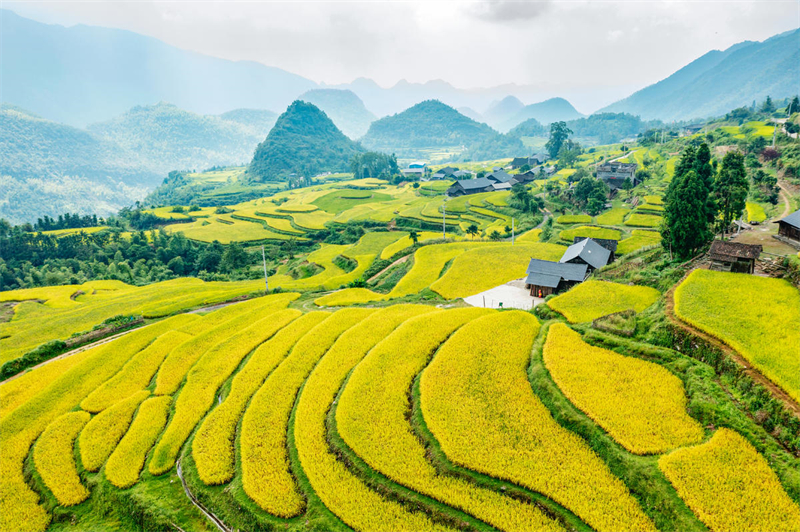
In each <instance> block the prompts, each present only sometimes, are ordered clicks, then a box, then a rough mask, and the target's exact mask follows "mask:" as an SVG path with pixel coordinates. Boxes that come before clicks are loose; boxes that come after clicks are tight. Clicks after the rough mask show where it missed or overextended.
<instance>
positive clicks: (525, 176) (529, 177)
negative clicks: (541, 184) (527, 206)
mask: <svg viewBox="0 0 800 532" xmlns="http://www.w3.org/2000/svg"><path fill="white" fill-rule="evenodd" d="M535 179H536V172H534V171H533V170H528V171H527V172H522V173H519V174H517V175H515V176H514V180H513V181H514V183H513V184H516V183H530V182H532V181H534V180H535Z"/></svg>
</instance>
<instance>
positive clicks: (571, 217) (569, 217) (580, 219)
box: [556, 214, 592, 224]
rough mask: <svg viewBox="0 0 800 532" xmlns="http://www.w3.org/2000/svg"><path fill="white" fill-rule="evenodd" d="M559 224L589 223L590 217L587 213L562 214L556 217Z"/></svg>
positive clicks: (590, 221)
mask: <svg viewBox="0 0 800 532" xmlns="http://www.w3.org/2000/svg"><path fill="white" fill-rule="evenodd" d="M556 222H558V223H560V224H590V223H592V217H591V216H589V215H588V214H562V215H561V216H559V217H558V218H557V219H556Z"/></svg>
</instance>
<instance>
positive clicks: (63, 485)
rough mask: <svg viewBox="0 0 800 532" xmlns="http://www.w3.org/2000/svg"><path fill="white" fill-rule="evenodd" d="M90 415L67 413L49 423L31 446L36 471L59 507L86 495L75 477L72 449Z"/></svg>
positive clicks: (83, 498)
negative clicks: (56, 500) (32, 446)
mask: <svg viewBox="0 0 800 532" xmlns="http://www.w3.org/2000/svg"><path fill="white" fill-rule="evenodd" d="M90 417H91V416H90V415H89V414H88V413H86V412H69V413H68V414H64V415H63V416H61V417H59V418H57V419H56V420H55V421H53V422H52V423H50V424H49V425H48V426H47V428H46V429H45V431H44V432H43V433H42V435H41V436H40V437H39V440H38V441H37V442H36V445H35V446H34V448H33V463H34V465H35V466H36V471H37V472H38V473H39V475H40V476H41V477H42V480H44V483H45V485H46V486H47V488H48V489H49V490H50V491H51V492H53V495H55V497H56V499H58V503H59V504H61V505H62V506H72V505H73V504H78V503H81V502H83V501H85V500H86V498H87V497H89V490H87V489H86V488H85V487H84V485H83V484H81V479H80V477H79V476H78V470H77V468H76V466H75V454H74V453H73V452H72V448H73V446H74V445H75V438H77V437H78V433H79V432H80V431H81V429H82V428H83V426H84V425H85V424H86V422H87V421H89V418H90Z"/></svg>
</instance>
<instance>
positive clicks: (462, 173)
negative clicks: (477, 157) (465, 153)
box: [453, 170, 474, 179]
mask: <svg viewBox="0 0 800 532" xmlns="http://www.w3.org/2000/svg"><path fill="white" fill-rule="evenodd" d="M473 175H474V174H473V173H472V172H470V171H469V170H457V171H456V172H453V177H455V178H456V179H469V178H471V177H472V176H473Z"/></svg>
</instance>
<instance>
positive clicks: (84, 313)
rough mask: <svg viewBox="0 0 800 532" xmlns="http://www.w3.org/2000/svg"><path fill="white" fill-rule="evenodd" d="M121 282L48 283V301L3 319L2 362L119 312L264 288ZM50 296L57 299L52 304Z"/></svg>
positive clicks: (28, 304) (17, 294) (146, 312)
mask: <svg viewBox="0 0 800 532" xmlns="http://www.w3.org/2000/svg"><path fill="white" fill-rule="evenodd" d="M106 283H107V281H106ZM118 284H119V285H121V286H118V285H117V284H114V285H109V286H110V288H109V286H104V285H98V284H97V282H96V281H91V282H89V283H85V284H83V285H81V286H70V287H67V288H64V287H48V289H49V290H50V291H51V292H50V293H49V295H47V296H46V297H48V298H49V299H48V303H47V304H44V305H42V304H40V303H36V302H34V301H24V302H22V303H20V304H19V305H17V307H16V309H15V313H14V318H13V319H12V320H11V321H9V322H5V323H0V363H3V362H6V361H8V360H12V359H15V358H18V357H20V356H22V355H23V354H25V353H26V352H28V351H30V350H31V349H33V348H34V347H36V346H39V345H41V344H43V343H45V342H48V341H50V340H56V339H66V338H68V337H69V336H70V335H72V334H73V333H79V332H83V331H88V330H91V329H92V327H94V326H95V325H97V324H99V323H101V322H102V321H103V320H105V319H108V318H111V317H114V316H117V315H143V316H145V317H161V316H167V315H170V314H174V313H176V312H179V311H181V310H185V309H188V308H192V307H197V306H201V305H206V304H209V305H210V304H213V303H218V302H221V301H226V300H229V299H232V298H234V297H237V296H241V295H245V294H249V293H251V292H254V291H258V290H261V289H262V288H263V283H262V282H260V281H237V282H230V283H226V282H208V283H206V282H203V281H201V280H200V279H194V278H181V279H173V280H170V281H164V282H160V283H154V284H151V285H147V286H141V287H136V286H129V285H125V284H123V283H118ZM56 289H57V290H56ZM35 290H39V289H35ZM77 291H80V292H83V295H78V296H77V297H75V299H74V301H73V300H71V299H69V296H71V295H73V294H75V293H77ZM45 294H46V292H31V291H27V290H12V291H9V292H3V293H2V296H0V298H4V299H7V300H19V299H29V298H31V297H38V296H44V295H45ZM49 301H52V305H51V304H50V303H49ZM68 301H69V303H68Z"/></svg>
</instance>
